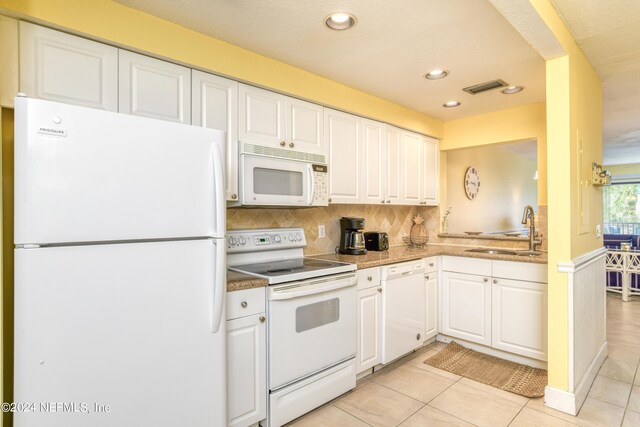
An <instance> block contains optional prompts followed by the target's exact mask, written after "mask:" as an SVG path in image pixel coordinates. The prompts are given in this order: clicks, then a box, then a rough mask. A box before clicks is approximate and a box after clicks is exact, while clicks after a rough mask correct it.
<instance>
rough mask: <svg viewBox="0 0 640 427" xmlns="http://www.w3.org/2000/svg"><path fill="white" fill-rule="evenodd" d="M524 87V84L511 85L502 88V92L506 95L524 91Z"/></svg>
mask: <svg viewBox="0 0 640 427" xmlns="http://www.w3.org/2000/svg"><path fill="white" fill-rule="evenodd" d="M523 89H524V88H523V87H522V86H509V87H508V88H506V89H502V93H504V94H505V95H511V94H514V93H518V92H522V90H523Z"/></svg>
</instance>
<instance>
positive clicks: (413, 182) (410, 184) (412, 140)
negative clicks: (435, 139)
mask: <svg viewBox="0 0 640 427" xmlns="http://www.w3.org/2000/svg"><path fill="white" fill-rule="evenodd" d="M421 146H422V141H421V139H420V136H419V135H416V134H414V133H409V132H402V174H401V176H402V197H401V199H402V204H404V205H419V204H420V202H421V201H422V200H421V198H420V196H421V189H422V188H421V185H420V184H421V182H420V177H421V170H422V163H423V161H422V150H421V148H422V147H421Z"/></svg>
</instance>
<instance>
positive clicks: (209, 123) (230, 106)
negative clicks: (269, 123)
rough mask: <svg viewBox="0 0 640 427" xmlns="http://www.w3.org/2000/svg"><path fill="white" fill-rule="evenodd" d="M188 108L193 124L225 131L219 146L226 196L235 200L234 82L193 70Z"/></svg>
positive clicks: (236, 152) (236, 141)
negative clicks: (189, 106)
mask: <svg viewBox="0 0 640 427" xmlns="http://www.w3.org/2000/svg"><path fill="white" fill-rule="evenodd" d="M191 79H192V82H191V100H192V105H191V112H192V118H193V125H194V126H202V127H206V128H212V129H220V130H223V131H225V132H226V135H227V139H226V144H225V146H224V147H221V148H222V158H223V159H224V160H225V178H226V179H225V186H226V189H225V190H226V191H225V193H226V198H227V200H230V201H237V200H238V137H237V135H238V82H236V81H234V80H229V79H225V78H224V77H219V76H214V75H213V74H207V73H203V72H202V71H198V70H193V71H192V75H191Z"/></svg>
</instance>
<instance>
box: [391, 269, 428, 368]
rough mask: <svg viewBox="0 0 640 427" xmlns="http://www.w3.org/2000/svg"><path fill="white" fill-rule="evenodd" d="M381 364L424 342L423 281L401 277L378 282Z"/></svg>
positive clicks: (408, 276)
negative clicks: (381, 334) (380, 306)
mask: <svg viewBox="0 0 640 427" xmlns="http://www.w3.org/2000/svg"><path fill="white" fill-rule="evenodd" d="M382 299H383V302H382V313H383V314H382V319H383V320H382V323H383V325H384V326H383V337H382V348H383V350H382V363H389V362H391V361H393V360H395V359H397V358H398V357H400V356H403V355H405V354H407V353H409V352H410V351H412V350H414V349H415V348H418V347H420V346H422V343H423V341H424V339H423V337H424V316H425V314H424V300H425V297H424V277H423V275H422V274H412V275H407V276H402V277H399V278H396V279H393V280H389V281H387V282H382Z"/></svg>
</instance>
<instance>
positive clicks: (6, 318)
mask: <svg viewBox="0 0 640 427" xmlns="http://www.w3.org/2000/svg"><path fill="white" fill-rule="evenodd" d="M0 115H1V116H2V117H1V119H2V120H1V123H2V134H1V135H2V146H1V147H0V156H1V157H2V186H1V187H0V191H1V192H2V199H1V200H2V209H1V210H0V215H1V216H2V227H1V228H0V230H1V233H2V247H1V251H2V259H1V260H0V261H1V263H2V264H1V265H2V293H1V299H2V301H3V302H5V301H6V302H10V301H13V110H10V109H5V108H3V109H1V110H0ZM1 307H2V310H1V311H2V317H1V319H2V328H1V333H2V338H3V339H2V365H1V367H0V369H2V398H3V399H4V400H2V402H11V401H12V400H13V376H12V375H7V373H8V372H9V373H10V372H12V371H13V305H12V304H6V306H5V304H2V305H1ZM11 418H12V414H11V413H10V412H5V413H3V414H2V422H3V423H5V424H6V425H11V424H10V421H9V420H10V419H11Z"/></svg>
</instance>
